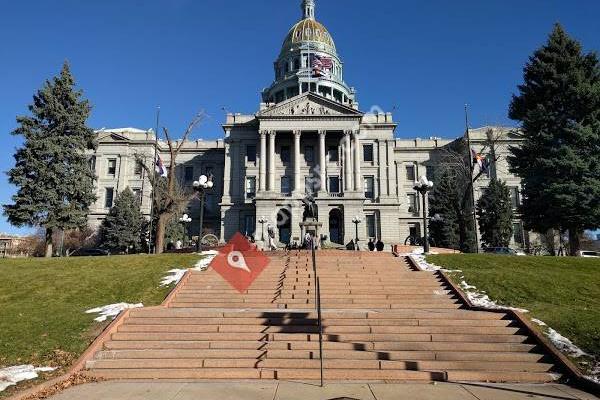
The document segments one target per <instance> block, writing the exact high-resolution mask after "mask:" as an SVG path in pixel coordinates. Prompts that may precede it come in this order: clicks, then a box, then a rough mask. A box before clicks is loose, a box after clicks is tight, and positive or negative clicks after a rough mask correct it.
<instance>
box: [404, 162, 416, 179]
mask: <svg viewBox="0 0 600 400" xmlns="http://www.w3.org/2000/svg"><path fill="white" fill-rule="evenodd" d="M406 180H407V181H409V182H414V181H416V180H417V173H416V170H415V166H414V165H407V166H406Z"/></svg>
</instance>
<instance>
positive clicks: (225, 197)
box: [222, 139, 231, 203]
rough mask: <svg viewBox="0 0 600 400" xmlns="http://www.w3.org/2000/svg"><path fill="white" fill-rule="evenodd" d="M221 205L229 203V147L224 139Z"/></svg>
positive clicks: (227, 140)
mask: <svg viewBox="0 0 600 400" xmlns="http://www.w3.org/2000/svg"><path fill="white" fill-rule="evenodd" d="M222 202H223V203H229V202H231V145H230V144H229V139H225V167H224V169H223V199H222Z"/></svg>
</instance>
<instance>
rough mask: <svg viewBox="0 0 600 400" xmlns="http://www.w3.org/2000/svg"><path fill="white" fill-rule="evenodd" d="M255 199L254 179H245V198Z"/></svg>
mask: <svg viewBox="0 0 600 400" xmlns="http://www.w3.org/2000/svg"><path fill="white" fill-rule="evenodd" d="M255 197H256V177H255V176H248V177H246V198H247V199H253V198H255Z"/></svg>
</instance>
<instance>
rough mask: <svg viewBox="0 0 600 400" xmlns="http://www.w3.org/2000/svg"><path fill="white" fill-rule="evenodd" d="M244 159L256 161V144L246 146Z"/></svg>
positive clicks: (251, 161) (250, 161)
mask: <svg viewBox="0 0 600 400" xmlns="http://www.w3.org/2000/svg"><path fill="white" fill-rule="evenodd" d="M246 161H247V162H249V163H255V162H256V146H255V145H248V146H246Z"/></svg>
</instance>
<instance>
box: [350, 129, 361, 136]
mask: <svg viewBox="0 0 600 400" xmlns="http://www.w3.org/2000/svg"><path fill="white" fill-rule="evenodd" d="M352 135H354V137H355V138H358V137H359V136H360V129H356V130H353V131H352Z"/></svg>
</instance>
